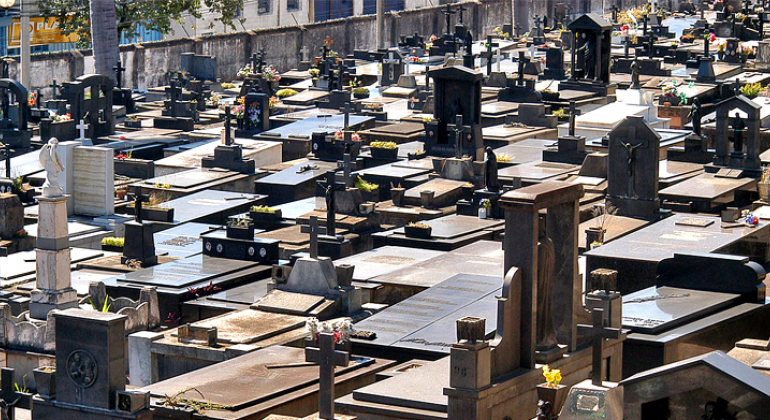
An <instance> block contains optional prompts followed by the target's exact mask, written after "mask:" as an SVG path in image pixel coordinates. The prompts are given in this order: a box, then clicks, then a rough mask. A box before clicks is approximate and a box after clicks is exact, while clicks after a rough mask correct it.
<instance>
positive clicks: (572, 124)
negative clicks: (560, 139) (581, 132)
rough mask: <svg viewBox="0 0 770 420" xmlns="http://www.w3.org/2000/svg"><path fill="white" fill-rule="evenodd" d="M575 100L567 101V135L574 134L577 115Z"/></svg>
mask: <svg viewBox="0 0 770 420" xmlns="http://www.w3.org/2000/svg"><path fill="white" fill-rule="evenodd" d="M577 114H578V113H577V108H575V101H569V135H570V136H573V137H574V136H575V117H576V116H577Z"/></svg>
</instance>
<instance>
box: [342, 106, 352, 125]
mask: <svg viewBox="0 0 770 420" xmlns="http://www.w3.org/2000/svg"><path fill="white" fill-rule="evenodd" d="M352 110H353V109H352V108H351V107H350V102H349V101H348V102H345V108H343V109H342V112H343V114H344V118H343V123H342V129H343V130H347V129H348V127H350V111H352Z"/></svg>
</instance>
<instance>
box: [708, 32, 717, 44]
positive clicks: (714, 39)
mask: <svg viewBox="0 0 770 420" xmlns="http://www.w3.org/2000/svg"><path fill="white" fill-rule="evenodd" d="M716 39H717V36H716V35H715V34H714V33H713V32H712V33H711V35H709V42H714V41H716Z"/></svg>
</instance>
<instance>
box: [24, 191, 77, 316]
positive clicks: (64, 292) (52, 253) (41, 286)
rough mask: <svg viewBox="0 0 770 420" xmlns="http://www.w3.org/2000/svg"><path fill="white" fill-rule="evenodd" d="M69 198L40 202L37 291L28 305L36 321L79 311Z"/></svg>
mask: <svg viewBox="0 0 770 420" xmlns="http://www.w3.org/2000/svg"><path fill="white" fill-rule="evenodd" d="M67 198H68V196H60V197H53V198H50V197H39V198H38V203H39V207H40V217H39V220H40V221H39V222H38V235H37V249H36V255H37V258H36V266H37V287H36V288H35V290H33V291H32V294H31V296H30V300H31V302H30V305H29V309H30V315H31V316H32V317H33V318H36V319H46V316H47V315H48V312H50V311H51V310H52V309H67V308H74V307H77V293H76V292H75V289H73V288H72V287H70V248H69V232H68V230H67Z"/></svg>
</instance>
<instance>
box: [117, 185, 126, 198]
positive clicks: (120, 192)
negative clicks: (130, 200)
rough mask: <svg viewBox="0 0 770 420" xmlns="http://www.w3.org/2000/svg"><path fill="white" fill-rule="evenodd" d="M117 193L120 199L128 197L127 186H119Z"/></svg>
mask: <svg viewBox="0 0 770 420" xmlns="http://www.w3.org/2000/svg"><path fill="white" fill-rule="evenodd" d="M115 193H116V194H117V196H118V200H123V199H125V198H126V189H125V188H119V189H118V190H117V191H115Z"/></svg>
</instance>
